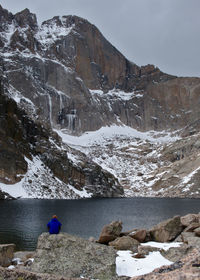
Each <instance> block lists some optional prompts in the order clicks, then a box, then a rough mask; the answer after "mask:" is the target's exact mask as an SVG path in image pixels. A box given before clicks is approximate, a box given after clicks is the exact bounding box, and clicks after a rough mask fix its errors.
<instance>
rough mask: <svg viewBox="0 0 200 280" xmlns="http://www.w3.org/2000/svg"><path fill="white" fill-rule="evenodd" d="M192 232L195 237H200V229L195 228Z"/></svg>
mask: <svg viewBox="0 0 200 280" xmlns="http://www.w3.org/2000/svg"><path fill="white" fill-rule="evenodd" d="M194 232H195V235H196V236H198V237H200V227H198V228H196V229H195V230H194Z"/></svg>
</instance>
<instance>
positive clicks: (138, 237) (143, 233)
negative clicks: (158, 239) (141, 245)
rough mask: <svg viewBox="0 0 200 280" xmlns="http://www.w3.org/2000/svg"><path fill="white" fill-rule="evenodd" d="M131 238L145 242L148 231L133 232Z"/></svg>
mask: <svg viewBox="0 0 200 280" xmlns="http://www.w3.org/2000/svg"><path fill="white" fill-rule="evenodd" d="M129 236H130V237H132V238H134V239H136V240H137V241H139V242H144V241H145V239H146V236H147V231H146V229H140V230H137V231H135V232H134V231H133V232H131V233H130V234H129Z"/></svg>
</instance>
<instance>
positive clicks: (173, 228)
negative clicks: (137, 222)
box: [150, 216, 183, 242]
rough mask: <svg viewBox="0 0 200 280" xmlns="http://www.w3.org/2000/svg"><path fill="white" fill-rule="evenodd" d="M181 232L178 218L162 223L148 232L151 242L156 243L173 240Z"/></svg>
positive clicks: (181, 227) (181, 228)
mask: <svg viewBox="0 0 200 280" xmlns="http://www.w3.org/2000/svg"><path fill="white" fill-rule="evenodd" d="M182 230H183V226H182V224H181V221H180V216H175V217H173V218H171V219H168V220H166V221H163V222H161V223H159V224H158V225H156V226H155V227H153V228H152V229H151V230H150V234H151V237H152V240H154V241H157V242H169V241H172V240H174V239H175V238H176V237H177V236H178V235H179V234H180V233H181V231H182Z"/></svg>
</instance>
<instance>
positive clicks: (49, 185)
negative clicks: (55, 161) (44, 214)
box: [0, 157, 92, 199]
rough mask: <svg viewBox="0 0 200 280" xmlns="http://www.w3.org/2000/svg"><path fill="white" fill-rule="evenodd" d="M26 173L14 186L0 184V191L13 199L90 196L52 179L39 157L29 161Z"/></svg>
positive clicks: (84, 191)
mask: <svg viewBox="0 0 200 280" xmlns="http://www.w3.org/2000/svg"><path fill="white" fill-rule="evenodd" d="M26 161H27V163H28V171H27V173H26V174H25V175H23V176H24V177H23V178H22V180H21V181H20V182H18V183H16V184H12V185H8V184H3V183H1V184H0V189H1V190H2V191H4V192H7V193H8V194H9V195H11V196H12V197H14V198H43V199H44V198H46V199H54V198H62V199H64V198H66V199H77V198H86V197H87V198H88V197H91V196H92V194H91V193H88V192H87V191H86V190H85V189H84V188H83V190H82V191H79V190H77V189H75V188H74V187H73V186H71V185H70V184H65V183H64V182H62V181H60V180H59V179H58V178H56V177H54V176H53V174H52V172H51V170H50V169H49V168H48V167H46V166H45V165H44V164H43V162H42V161H41V160H40V158H39V157H35V158H33V160H32V161H31V160H29V159H27V158H26Z"/></svg>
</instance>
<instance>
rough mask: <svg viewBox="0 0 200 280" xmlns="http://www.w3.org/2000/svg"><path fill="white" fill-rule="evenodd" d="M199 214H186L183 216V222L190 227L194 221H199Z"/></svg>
mask: <svg viewBox="0 0 200 280" xmlns="http://www.w3.org/2000/svg"><path fill="white" fill-rule="evenodd" d="M198 222H199V216H198V214H188V215H186V216H183V217H181V224H182V225H183V226H185V227H188V226H189V225H190V224H192V223H198Z"/></svg>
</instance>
